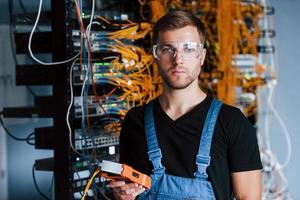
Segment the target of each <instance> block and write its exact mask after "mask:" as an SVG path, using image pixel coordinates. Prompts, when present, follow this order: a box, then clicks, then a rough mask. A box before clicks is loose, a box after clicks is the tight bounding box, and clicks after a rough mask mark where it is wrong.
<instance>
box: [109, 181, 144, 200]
mask: <svg viewBox="0 0 300 200" xmlns="http://www.w3.org/2000/svg"><path fill="white" fill-rule="evenodd" d="M108 187H111V188H112V190H113V194H114V196H115V198H116V199H117V200H134V199H135V198H136V197H137V196H138V195H139V194H141V193H143V192H144V191H145V188H144V187H142V186H141V185H138V184H137V183H125V182H124V181H111V182H110V183H109V184H108Z"/></svg>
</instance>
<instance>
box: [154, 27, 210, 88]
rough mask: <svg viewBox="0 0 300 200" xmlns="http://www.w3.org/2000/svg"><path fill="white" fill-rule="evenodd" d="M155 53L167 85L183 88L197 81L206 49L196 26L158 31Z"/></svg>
mask: <svg viewBox="0 0 300 200" xmlns="http://www.w3.org/2000/svg"><path fill="white" fill-rule="evenodd" d="M155 54H156V55H155V56H156V61H157V63H158V66H159V71H160V74H161V76H162V78H163V80H164V83H165V85H166V86H167V87H169V88H172V89H184V88H186V87H188V86H189V85H191V84H192V83H196V82H198V76H199V74H200V72H201V66H202V65H203V62H204V58H205V54H206V50H205V49H203V44H201V39H200V35H199V33H198V31H197V28H196V27H193V26H185V27H183V28H180V29H175V30H169V31H164V32H160V33H159V35H158V42H157V46H156V50H155ZM197 84H198V83H197Z"/></svg>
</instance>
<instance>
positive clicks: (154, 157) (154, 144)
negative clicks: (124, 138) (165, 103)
mask: <svg viewBox="0 0 300 200" xmlns="http://www.w3.org/2000/svg"><path fill="white" fill-rule="evenodd" d="M144 123H145V132H146V139H147V145H148V156H149V160H150V161H151V162H152V164H153V170H152V172H153V173H154V174H159V173H164V171H165V167H164V166H162V164H161V158H162V153H161V150H160V148H159V146H158V141H157V137H156V130H155V125H154V118H153V102H150V103H149V104H148V105H146V108H145V115H144Z"/></svg>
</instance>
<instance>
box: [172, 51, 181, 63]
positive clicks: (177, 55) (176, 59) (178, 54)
mask: <svg viewBox="0 0 300 200" xmlns="http://www.w3.org/2000/svg"><path fill="white" fill-rule="evenodd" d="M173 60H174V63H176V64H178V63H183V54H182V52H179V51H178V50H176V51H175V53H174V56H173Z"/></svg>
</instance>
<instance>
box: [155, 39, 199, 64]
mask: <svg viewBox="0 0 300 200" xmlns="http://www.w3.org/2000/svg"><path fill="white" fill-rule="evenodd" d="M202 49H203V44H201V43H197V42H170V43H165V44H157V45H154V46H153V55H154V57H155V58H156V59H158V60H164V59H174V58H175V56H176V55H177V54H178V53H179V54H180V55H181V57H182V59H184V60H189V59H196V58H198V57H199V55H200V52H201V50H202Z"/></svg>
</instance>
